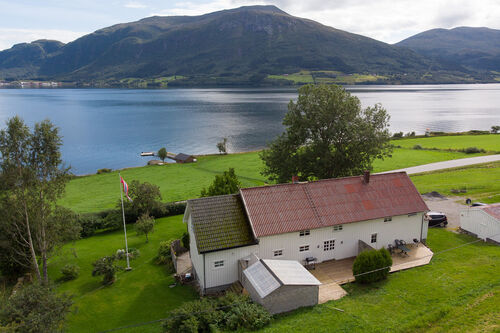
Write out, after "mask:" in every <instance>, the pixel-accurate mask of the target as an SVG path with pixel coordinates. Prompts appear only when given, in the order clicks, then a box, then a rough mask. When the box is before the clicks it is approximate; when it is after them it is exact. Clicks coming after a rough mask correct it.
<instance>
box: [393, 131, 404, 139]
mask: <svg viewBox="0 0 500 333" xmlns="http://www.w3.org/2000/svg"><path fill="white" fill-rule="evenodd" d="M392 137H393V138H394V139H399V138H402V137H403V132H397V133H394V134H393V135H392Z"/></svg>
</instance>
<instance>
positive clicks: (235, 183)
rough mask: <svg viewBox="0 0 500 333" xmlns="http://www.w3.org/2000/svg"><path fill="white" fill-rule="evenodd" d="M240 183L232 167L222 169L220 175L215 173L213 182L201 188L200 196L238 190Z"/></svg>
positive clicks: (230, 192) (229, 192) (231, 192)
mask: <svg viewBox="0 0 500 333" xmlns="http://www.w3.org/2000/svg"><path fill="white" fill-rule="evenodd" d="M240 187H241V183H240V181H239V180H238V177H237V176H236V173H235V172H234V169H233V168H229V170H227V171H224V172H223V173H222V175H216V176H215V179H214V181H213V183H212V184H211V185H210V186H209V187H208V189H205V188H203V189H202V190H201V196H202V197H211V196H214V195H223V194H233V193H237V192H238V191H239V190H240Z"/></svg>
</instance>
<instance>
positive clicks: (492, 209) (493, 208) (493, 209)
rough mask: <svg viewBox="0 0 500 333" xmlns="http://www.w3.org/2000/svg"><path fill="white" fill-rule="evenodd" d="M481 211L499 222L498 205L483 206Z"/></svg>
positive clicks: (499, 208)
mask: <svg viewBox="0 0 500 333" xmlns="http://www.w3.org/2000/svg"><path fill="white" fill-rule="evenodd" d="M481 209H482V210H483V211H485V212H486V213H488V214H489V215H491V216H493V217H494V218H496V219H497V220H499V221H500V203H496V204H492V205H488V206H483V207H481Z"/></svg>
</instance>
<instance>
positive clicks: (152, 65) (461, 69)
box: [0, 6, 500, 85]
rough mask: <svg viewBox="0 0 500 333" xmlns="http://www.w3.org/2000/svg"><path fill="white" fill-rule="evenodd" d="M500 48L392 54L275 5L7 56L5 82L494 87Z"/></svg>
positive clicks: (466, 37)
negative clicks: (352, 79)
mask: <svg viewBox="0 0 500 333" xmlns="http://www.w3.org/2000/svg"><path fill="white" fill-rule="evenodd" d="M471 29H472V30H473V31H472V30H471ZM492 36H495V37H492ZM481 38H482V39H481ZM491 38H496V39H494V41H495V42H494V43H495V45H494V46H492V45H489V43H488V42H487V40H491ZM480 39H481V40H484V41H483V42H480V41H479V40H480ZM498 41H499V31H498V30H492V29H486V30H485V29H483V28H480V29H479V30H475V28H457V29H453V30H443V29H436V30H431V31H427V32H424V33H421V34H418V35H415V36H413V37H410V38H408V39H406V40H404V41H401V42H400V43H397V44H395V45H390V44H386V43H383V42H380V41H377V40H374V39H371V38H368V37H364V36H361V35H357V34H352V33H349V32H346V31H342V30H338V29H335V28H332V27H328V26H325V25H322V24H320V23H317V22H315V21H312V20H308V19H303V18H298V17H294V16H291V15H289V14H287V13H285V12H283V11H282V10H280V9H279V8H277V7H275V6H249V7H240V8H236V9H230V10H224V11H219V12H214V13H210V14H206V15H201V16H169V17H160V16H154V17H149V18H145V19H142V20H139V21H136V22H131V23H124V24H117V25H114V26H111V27H107V28H104V29H101V30H97V31H95V32H94V33H91V34H88V35H85V36H83V37H81V38H78V39H76V40H75V41H73V42H70V43H67V44H63V43H61V42H58V41H51V40H38V41H34V42H31V43H22V44H17V45H14V46H13V47H12V48H11V49H8V50H4V51H1V52H0V79H4V80H19V79H38V80H62V81H73V82H79V83H87V84H92V83H93V82H94V83H96V82H99V83H100V84H102V83H103V82H104V83H106V82H108V83H111V84H113V83H114V84H119V83H122V84H123V82H127V81H126V80H129V79H130V78H138V79H155V78H170V79H169V80H170V82H169V84H172V85H174V83H175V84H178V85H197V84H200V85H203V84H215V85H217V84H234V83H237V84H238V83H242V84H248V83H250V84H264V83H268V84H273V83H274V84H286V83H287V81H289V80H288V78H287V75H288V74H292V73H298V72H304V71H306V72H308V73H310V74H311V75H312V77H313V79H315V78H321V77H322V76H323V77H324V78H325V77H327V78H331V79H332V80H335V79H336V78H337V77H345V76H348V75H351V76H352V75H358V74H364V76H362V77H371V80H372V81H374V80H375V82H376V83H384V82H385V83H392V82H395V81H396V82H403V83H404V82H407V83H408V82H409V83H419V82H420V81H423V82H429V78H432V79H431V82H439V81H440V80H441V81H450V80H451V81H453V80H461V79H463V80H465V81H466V82H471V81H473V82H477V81H488V80H494V76H495V75H496V74H495V73H494V72H491V71H500V66H499V63H500V61H499V55H500V43H498ZM472 43H474V44H473V45H472V46H468V45H469V44H472ZM457 44H460V46H458V45H457ZM471 56H472V58H471ZM280 75H281V76H280ZM272 78H273V79H272ZM426 80H427V81H426ZM289 83H290V81H289Z"/></svg>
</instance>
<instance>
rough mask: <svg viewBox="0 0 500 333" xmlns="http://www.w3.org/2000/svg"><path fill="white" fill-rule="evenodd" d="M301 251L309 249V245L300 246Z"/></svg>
mask: <svg viewBox="0 0 500 333" xmlns="http://www.w3.org/2000/svg"><path fill="white" fill-rule="evenodd" d="M299 251H300V252H305V251H309V245H302V246H301V247H299Z"/></svg>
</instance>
